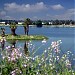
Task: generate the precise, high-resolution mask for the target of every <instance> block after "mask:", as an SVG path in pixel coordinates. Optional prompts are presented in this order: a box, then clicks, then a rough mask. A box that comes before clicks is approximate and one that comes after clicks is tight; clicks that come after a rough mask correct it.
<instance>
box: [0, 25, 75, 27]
mask: <svg viewBox="0 0 75 75" xmlns="http://www.w3.org/2000/svg"><path fill="white" fill-rule="evenodd" d="M1 26H9V25H0V27H1ZM17 26H23V25H17ZM29 26H30V27H37V26H36V25H29ZM42 27H75V25H42Z"/></svg>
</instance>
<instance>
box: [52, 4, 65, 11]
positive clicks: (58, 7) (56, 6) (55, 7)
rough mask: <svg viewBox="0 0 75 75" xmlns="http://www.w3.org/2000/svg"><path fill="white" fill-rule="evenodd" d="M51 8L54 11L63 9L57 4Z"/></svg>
mask: <svg viewBox="0 0 75 75" xmlns="http://www.w3.org/2000/svg"><path fill="white" fill-rule="evenodd" d="M51 8H52V9H54V10H60V9H63V8H64V7H63V6H62V5H60V4H57V5H52V6H51Z"/></svg>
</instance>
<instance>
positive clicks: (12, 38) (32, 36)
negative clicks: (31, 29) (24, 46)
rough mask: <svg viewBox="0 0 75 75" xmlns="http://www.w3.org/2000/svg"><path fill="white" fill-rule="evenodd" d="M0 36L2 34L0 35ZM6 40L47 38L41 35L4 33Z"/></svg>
mask: <svg viewBox="0 0 75 75" xmlns="http://www.w3.org/2000/svg"><path fill="white" fill-rule="evenodd" d="M0 38H2V36H1V35H0ZM5 38H6V40H43V39H48V38H47V37H46V36H43V35H16V36H13V35H10V34H9V35H5Z"/></svg>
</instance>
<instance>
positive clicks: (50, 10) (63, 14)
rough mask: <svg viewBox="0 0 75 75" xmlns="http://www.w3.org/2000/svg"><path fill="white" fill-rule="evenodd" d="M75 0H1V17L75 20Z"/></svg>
mask: <svg viewBox="0 0 75 75" xmlns="http://www.w3.org/2000/svg"><path fill="white" fill-rule="evenodd" d="M74 2H75V0H0V19H8V20H10V19H12V20H24V19H25V18H30V19H31V20H38V19H40V20H56V19H58V20H75V18H74V16H75V5H74Z"/></svg>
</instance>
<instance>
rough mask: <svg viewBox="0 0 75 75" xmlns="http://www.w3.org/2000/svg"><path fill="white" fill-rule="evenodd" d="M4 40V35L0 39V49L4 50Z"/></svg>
mask: <svg viewBox="0 0 75 75" xmlns="http://www.w3.org/2000/svg"><path fill="white" fill-rule="evenodd" d="M5 41H6V40H5V37H2V38H1V40H0V42H1V48H2V50H4V47H5Z"/></svg>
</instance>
